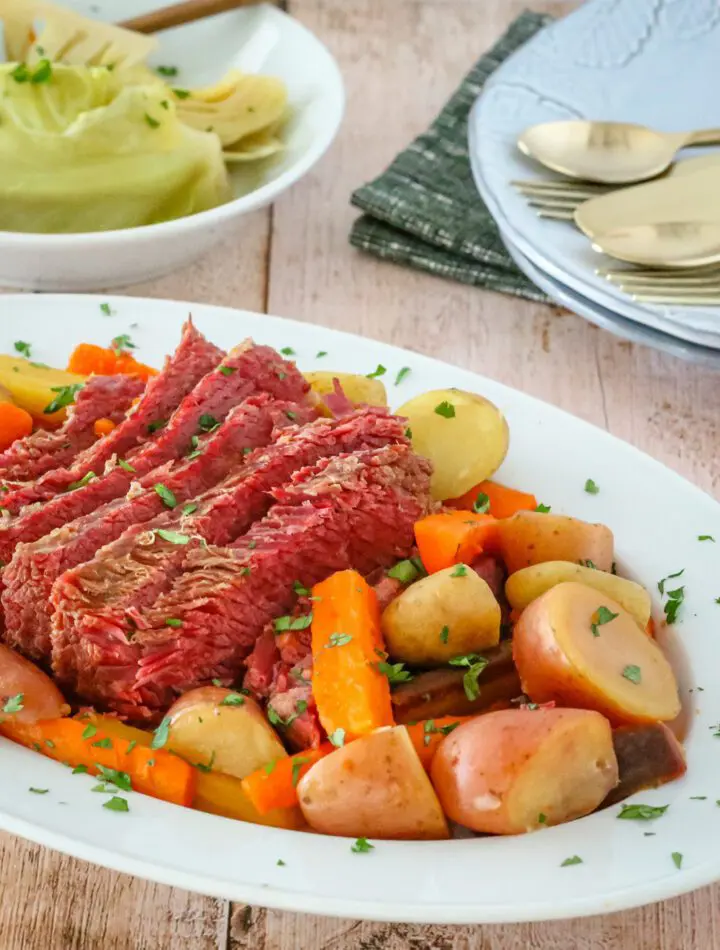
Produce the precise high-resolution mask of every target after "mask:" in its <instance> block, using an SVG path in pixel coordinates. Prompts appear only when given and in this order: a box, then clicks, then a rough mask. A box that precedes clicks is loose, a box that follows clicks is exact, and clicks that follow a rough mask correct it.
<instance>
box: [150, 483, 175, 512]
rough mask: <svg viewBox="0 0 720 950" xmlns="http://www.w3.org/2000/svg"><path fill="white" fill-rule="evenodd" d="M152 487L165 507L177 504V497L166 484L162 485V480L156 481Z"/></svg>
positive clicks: (172, 506)
mask: <svg viewBox="0 0 720 950" xmlns="http://www.w3.org/2000/svg"><path fill="white" fill-rule="evenodd" d="M153 488H154V489H155V491H156V492H157V493H158V495H159V496H160V498H161V499H162V502H163V504H164V505H165V506H166V507H167V508H175V507H176V506H177V498H176V497H175V495H174V494H173V493H172V492H171V491H170V489H169V488H168V487H167V486H166V485H163V484H162V482H156V484H155V485H153Z"/></svg>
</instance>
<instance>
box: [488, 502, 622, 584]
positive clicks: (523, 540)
mask: <svg viewBox="0 0 720 950" xmlns="http://www.w3.org/2000/svg"><path fill="white" fill-rule="evenodd" d="M497 533H498V538H499V545H500V554H501V556H502V559H503V561H504V562H505V566H506V567H507V569H508V573H510V574H513V573H514V572H515V571H519V570H521V569H522V568H524V567H529V566H530V565H531V564H542V563H544V562H545V561H572V562H573V563H574V564H585V562H586V561H591V562H592V563H593V564H594V565H595V567H596V568H597V569H598V570H599V571H609V570H611V568H612V562H613V547H614V541H613V534H612V531H611V530H610V529H609V528H606V527H605V525H604V524H590V523H589V522H587V521H580V520H579V519H578V518H568V517H567V516H565V515H553V514H543V513H542V512H539V511H519V512H518V513H517V514H516V515H513V517H512V518H506V519H504V520H503V521H499V522H498V524H497Z"/></svg>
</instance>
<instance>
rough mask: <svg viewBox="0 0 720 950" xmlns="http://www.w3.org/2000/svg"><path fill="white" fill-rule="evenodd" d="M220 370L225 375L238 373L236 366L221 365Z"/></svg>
mask: <svg viewBox="0 0 720 950" xmlns="http://www.w3.org/2000/svg"><path fill="white" fill-rule="evenodd" d="M220 372H221V373H222V374H223V376H232V374H233V373H237V367H235V366H221V367H220Z"/></svg>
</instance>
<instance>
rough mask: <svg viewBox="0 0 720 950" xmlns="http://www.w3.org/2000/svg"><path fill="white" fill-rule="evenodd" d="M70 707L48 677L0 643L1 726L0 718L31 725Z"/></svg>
mask: <svg viewBox="0 0 720 950" xmlns="http://www.w3.org/2000/svg"><path fill="white" fill-rule="evenodd" d="M69 712H70V707H69V706H68V704H67V703H66V702H65V699H64V698H63V695H62V693H61V692H60V690H59V689H58V688H57V686H56V685H55V684H54V683H53V681H52V680H51V679H50V677H49V676H47V675H46V674H45V673H43V671H42V670H40V669H38V667H37V666H35V665H34V664H33V663H31V662H30V661H29V660H26V659H25V657H23V656H20V654H19V653H15V652H14V651H13V650H11V649H10V648H9V647H6V646H2V645H1V644H0V729H2V723H3V721H7V722H19V723H23V724H24V725H30V724H31V723H34V722H37V721H38V720H39V719H59V718H60V717H62V716H67V715H68V713H69Z"/></svg>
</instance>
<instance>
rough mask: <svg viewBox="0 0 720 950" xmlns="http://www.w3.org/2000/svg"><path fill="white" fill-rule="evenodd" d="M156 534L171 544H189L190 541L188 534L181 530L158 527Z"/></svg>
mask: <svg viewBox="0 0 720 950" xmlns="http://www.w3.org/2000/svg"><path fill="white" fill-rule="evenodd" d="M155 534H157V536H158V537H159V538H162V540H163V541H167V542H169V543H170V544H188V543H189V542H190V538H189V536H188V535H187V534H180V532H179V531H169V530H168V529H166V528H157V529H156V531H155Z"/></svg>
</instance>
